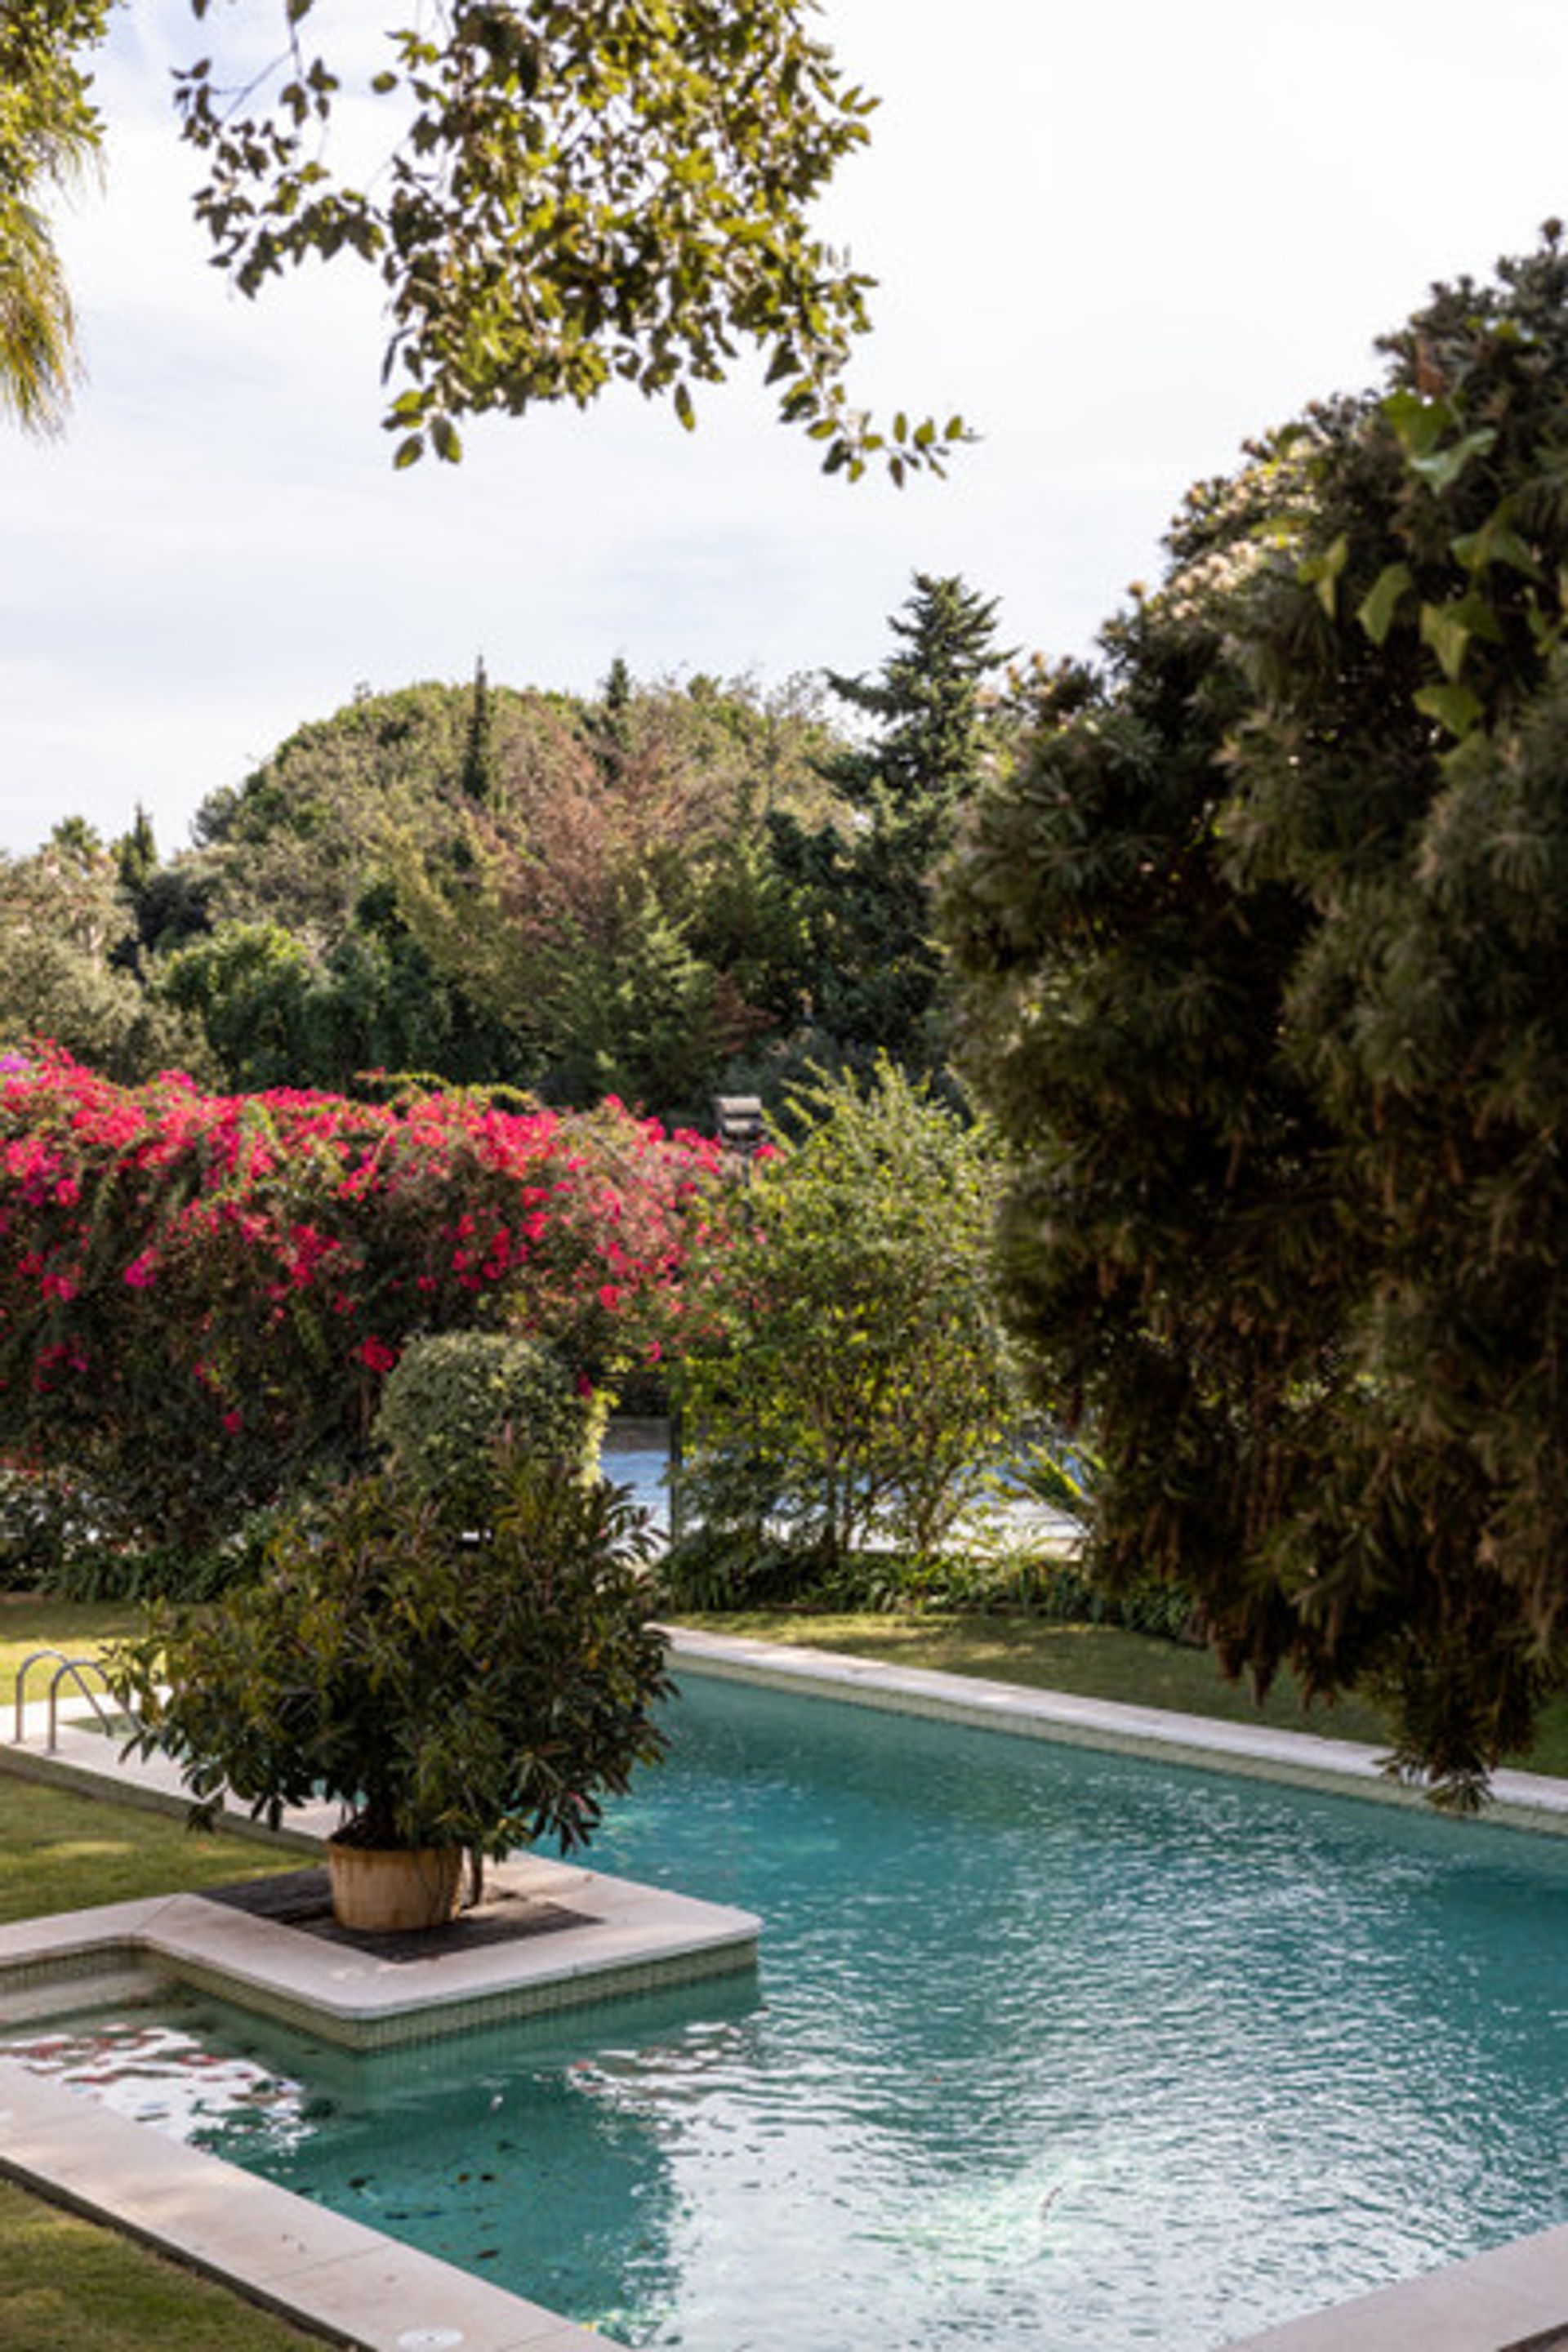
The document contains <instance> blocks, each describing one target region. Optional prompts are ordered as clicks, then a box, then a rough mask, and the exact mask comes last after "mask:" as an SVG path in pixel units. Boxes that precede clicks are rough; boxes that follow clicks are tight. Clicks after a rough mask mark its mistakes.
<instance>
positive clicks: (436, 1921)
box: [327, 1838, 463, 1936]
mask: <svg viewBox="0 0 1568 2352" xmlns="http://www.w3.org/2000/svg"><path fill="white" fill-rule="evenodd" d="M327 1866H328V1868H329V1870H330V1871H331V1879H332V1916H333V1918H334V1919H336V1921H337V1923H338V1925H339V1927H357V1928H359V1929H361V1930H362V1931H363V1933H364V1934H365V1935H369V1936H395V1935H400V1934H401V1935H406V1934H407V1933H408V1932H409V1931H410V1930H411V1929H416V1928H420V1927H445V1926H446V1924H447V1920H448V1919H450V1918H452V1917H453V1916H454V1915H455V1913H456V1911H457V1908H458V1892H459V1888H460V1885H461V1880H462V1874H463V1855H462V1849H461V1848H460V1847H459V1846H455V1845H451V1846H420V1847H418V1848H417V1849H411V1848H407V1847H385V1846H373V1845H340V1844H339V1843H338V1842H337V1840H336V1839H335V1838H329V1839H328V1841H327Z"/></svg>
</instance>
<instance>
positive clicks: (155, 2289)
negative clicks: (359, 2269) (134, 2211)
mask: <svg viewBox="0 0 1568 2352" xmlns="http://www.w3.org/2000/svg"><path fill="white" fill-rule="evenodd" d="M0 2245H3V2246H4V2247H5V2262H4V2283H3V2284H0V2345H4V2346H5V2347H6V2348H7V2352H153V2347H156V2352H305V2347H307V2346H312V2347H313V2346H318V2345H320V2343H321V2337H320V2336H306V2335H303V2334H301V2332H300V2329H299V2328H297V2327H290V2326H288V2324H287V2323H286V2322H285V2321H283V2320H281V2319H274V2318H272V2317H271V2316H270V2315H268V2314H267V2313H266V2312H261V2311H257V2310H256V2309H254V2308H253V2306H252V2305H249V2304H247V2303H242V2302H241V2301H240V2300H239V2298H238V2297H237V2296H236V2295H233V2294H229V2292H228V2291H227V2289H226V2288H225V2287H220V2286H213V2285H211V2284H209V2283H208V2282H207V2281H206V2280H205V2279H199V2278H196V2277H195V2276H194V2275H193V2273H191V2272H189V2271H185V2270H182V2269H181V2268H180V2267H179V2265H178V2264H177V2263H168V2262H164V2261H163V2259H162V2257H161V2256H159V2255H157V2254H154V2253H151V2252H148V2251H147V2249H146V2248H145V2247H143V2246H138V2245H133V2244H132V2242H131V2241H130V2240H129V2239H128V2238H122V2237H121V2236H120V2235H119V2233H118V2231H113V2230H100V2229H99V2228H97V2227H96V2226H95V2225H94V2224H93V2223H91V2222H89V2221H80V2220H79V2219H78V2218H77V2216H76V2215H75V2214H72V2213H63V2212H61V2211H60V2210H58V2208H57V2207H56V2206H53V2205H48V2204H46V2203H45V2202H44V2200H42V2199H41V2198H38V2197H34V2196H31V2195H29V2194H28V2192H27V2191H26V2190H25V2189H18V2188H17V2187H16V2185H15V2184H14V2183H13V2182H10V2181H7V2180H3V2179H0Z"/></svg>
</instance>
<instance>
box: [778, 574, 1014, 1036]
mask: <svg viewBox="0 0 1568 2352" xmlns="http://www.w3.org/2000/svg"><path fill="white" fill-rule="evenodd" d="M889 626H890V628H891V629H892V632H893V635H894V636H895V638H896V639H897V640H898V643H897V645H896V646H895V648H894V650H893V651H892V652H891V653H890V654H889V656H888V658H887V660H886V661H885V662H884V663H883V665H882V668H881V671H880V673H879V676H878V677H876V678H875V679H867V678H863V677H843V676H840V675H839V674H837V672H835V671H831V670H830V671H829V672H828V674H827V675H828V683H829V684H830V686H831V687H832V688H833V690H834V692H835V693H836V694H837V695H838V696H839V697H840V698H841V699H842V700H844V701H846V702H847V703H848V704H849V705H850V706H851V707H852V708H853V709H856V710H858V711H860V712H863V713H864V714H865V715H866V716H867V717H868V718H869V719H872V720H873V721H875V722H876V730H877V731H876V732H875V733H874V734H873V735H872V736H871V737H870V739H869V740H868V741H867V742H865V743H863V744H861V745H859V746H857V747H856V748H854V749H851V750H847V751H843V752H841V753H839V754H837V756H835V757H834V758H833V759H832V760H830V761H826V762H824V763H823V766H822V769H821V772H822V774H823V776H824V778H825V779H826V782H829V783H831V784H832V785H833V786H834V788H835V789H836V791H837V793H838V794H839V796H840V797H841V799H842V800H844V801H845V802H847V804H848V809H849V812H850V821H849V823H848V824H846V825H840V824H824V825H820V826H816V827H815V828H812V829H809V830H808V829H806V828H805V827H803V826H802V825H800V824H798V823H796V822H795V820H793V819H791V818H789V817H787V816H784V817H773V819H771V820H770V830H771V834H772V839H773V857H774V861H775V864H776V866H777V868H778V870H779V872H780V874H781V875H782V876H783V877H784V878H785V880H786V882H787V883H788V884H789V885H790V887H792V888H793V889H794V890H795V892H796V893H797V894H798V896H799V898H800V899H801V900H802V902H803V908H804V913H805V936H806V938H807V939H808V940H809V942H810V950H809V953H810V962H809V968H808V970H807V971H805V972H804V973H803V975H802V979H803V982H804V988H805V993H806V994H807V996H808V998H809V1011H810V1015H811V1018H812V1021H813V1023H814V1024H815V1026H816V1029H817V1030H818V1031H820V1032H823V1033H826V1039H827V1040H828V1041H830V1042H831V1045H833V1046H834V1047H835V1048H837V1050H838V1051H839V1052H840V1054H841V1055H844V1057H845V1058H847V1059H848V1060H850V1061H852V1062H858V1063H862V1064H867V1065H868V1064H869V1062H870V1061H871V1060H872V1058H873V1057H874V1056H875V1055H876V1054H877V1053H878V1052H883V1053H886V1054H887V1055H889V1056H890V1057H891V1058H892V1059H893V1060H894V1061H896V1062H899V1063H901V1064H902V1065H903V1066H905V1067H906V1068H909V1069H912V1070H917V1071H922V1072H923V1071H929V1070H930V1069H931V1068H932V1067H934V1066H937V1065H938V1064H939V1063H940V1062H941V1061H942V1059H943V1058H944V1051H943V1035H942V1023H941V1021H940V1018H939V1016H938V1014H937V1012H936V999H937V988H938V980H939V976H940V972H941V955H940V951H939V950H938V948H937V946H936V943H935V940H934V939H933V937H932V919H931V877H932V873H933V869H934V868H935V866H936V865H937V864H938V862H939V860H940V859H941V858H942V856H943V855H944V854H945V853H946V852H947V850H948V849H950V848H951V846H952V840H953V835H954V831H955V826H956V819H957V812H958V810H959V808H960V807H961V805H962V804H963V802H964V801H965V800H966V799H967V798H968V797H969V796H970V794H971V793H973V791H974V789H975V787H976V785H977V784H978V782H979V781H980V778H981V776H982V774H983V772H984V762H985V753H986V743H987V721H986V714H985V710H984V701H983V696H982V687H983V682H984V678H985V677H986V675H987V674H988V673H989V672H990V671H992V670H994V669H996V668H997V667H1000V665H1001V664H1002V663H1003V662H1005V661H1006V660H1007V659H1008V658H1009V657H1010V656H1009V655H1008V654H1007V653H1005V652H1004V651H1002V650H1001V649H999V648H998V647H997V646H996V644H995V626H996V604H995V601H994V599H986V598H984V597H981V596H979V595H976V594H975V593H974V592H973V590H972V589H970V588H967V587H965V585H964V583H963V580H962V579H960V578H957V577H951V578H944V579H939V578H936V577H934V576H933V575H932V574H931V573H929V572H916V573H915V575H914V592H913V593H912V594H911V595H910V597H909V598H908V599H907V601H906V604H905V607H904V613H903V614H902V615H900V614H894V615H893V616H892V619H891V620H890V622H889Z"/></svg>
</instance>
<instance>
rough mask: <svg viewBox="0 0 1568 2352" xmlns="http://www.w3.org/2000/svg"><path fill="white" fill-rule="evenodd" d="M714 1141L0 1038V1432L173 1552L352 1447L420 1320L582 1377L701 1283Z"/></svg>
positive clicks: (608, 1372)
mask: <svg viewBox="0 0 1568 2352" xmlns="http://www.w3.org/2000/svg"><path fill="white" fill-rule="evenodd" d="M717 1175H718V1154H717V1149H716V1147H715V1146H713V1145H711V1144H709V1143H707V1142H705V1141H703V1140H702V1139H700V1138H699V1137H697V1136H695V1135H690V1134H685V1133H678V1134H675V1135H668V1134H667V1133H666V1132H665V1130H664V1129H662V1128H661V1127H660V1126H659V1125H658V1123H657V1122H656V1121H651V1120H645V1119H641V1118H636V1117H634V1116H633V1115H632V1114H630V1113H629V1112H627V1111H626V1110H625V1109H624V1108H622V1107H621V1106H620V1105H619V1104H618V1103H615V1102H608V1103H605V1104H604V1105H602V1106H601V1107H600V1108H598V1109H597V1110H595V1111H593V1112H589V1113H583V1114H576V1115H571V1116H558V1115H556V1114H555V1113H553V1112H551V1111H549V1110H545V1109H540V1108H524V1109H513V1108H502V1107H500V1105H498V1104H497V1103H496V1102H494V1101H492V1100H489V1099H488V1098H486V1097H482V1096H476V1095H472V1094H468V1093H462V1092H433V1093H410V1094H407V1095H405V1096H402V1097H398V1098H396V1099H395V1100H393V1101H391V1102H388V1103H368V1102H360V1101H351V1100H348V1099H346V1098H344V1097H339V1096H332V1095H320V1094H300V1093H291V1092H276V1093H271V1094H262V1095H231V1096H208V1095H205V1094H202V1093H201V1092H199V1091H198V1090H197V1089H196V1087H195V1086H193V1084H192V1083H191V1082H190V1080H188V1079H187V1078H185V1077H183V1076H179V1075H177V1074H172V1073H171V1074H165V1075H164V1076H161V1077H159V1078H157V1079H155V1080H154V1081H153V1082H152V1083H151V1084H150V1085H147V1086H144V1087H120V1086H116V1085H113V1084H111V1083H110V1081H108V1080H107V1079H104V1078H102V1077H100V1076H96V1075H95V1074H94V1073H93V1072H91V1071H89V1070H88V1069H85V1068H83V1067H82V1066H79V1064H76V1063H74V1062H72V1061H71V1060H70V1059H69V1058H68V1056H67V1055H63V1054H61V1053H59V1052H58V1051H56V1050H55V1049H53V1048H52V1047H48V1046H42V1047H38V1048H37V1049H34V1048H28V1049H27V1050H26V1051H18V1052H14V1053H11V1054H7V1055H5V1056H3V1057H0V1458H3V1459H4V1460H5V1462H6V1463H8V1464H9V1465H13V1466H15V1467H19V1468H22V1469H25V1470H28V1471H34V1472H38V1473H49V1474H52V1475H61V1474H63V1475H66V1476H68V1477H69V1478H71V1479H73V1480H79V1481H80V1482H81V1486H82V1487H83V1489H84V1490H85V1491H86V1492H87V1493H88V1494H89V1496H91V1497H92V1507H93V1508H94V1509H95V1510H96V1511H97V1512H98V1513H99V1514H100V1516H101V1517H102V1519H103V1522H104V1525H105V1527H106V1529H107V1528H110V1527H113V1528H115V1529H116V1530H118V1531H120V1532H121V1533H122V1534H124V1535H125V1536H126V1537H128V1538H130V1539H132V1540H133V1541H136V1542H139V1543H142V1544H151V1545H157V1546H165V1547H171V1546H172V1547H177V1548H179V1549H182V1550H184V1551H188V1552H196V1551H200V1550H203V1549H209V1548H210V1547H211V1546H212V1545H213V1544H214V1543H215V1542H216V1540H218V1539H219V1538H222V1537H223V1536H224V1535H225V1534H226V1532H227V1531H229V1530H230V1529H232V1528H235V1527H236V1526H237V1524H238V1523H239V1522H240V1521H241V1520H242V1519H243V1518H244V1517H245V1516H246V1515H247V1513H248V1512H249V1511H251V1510H253V1509H254V1508H256V1507H258V1506H259V1505H264V1504H268V1503H271V1502H273V1501H275V1500H276V1499H278V1498H279V1496H281V1495H284V1494H286V1493H287V1492H288V1491H289V1489H290V1488H292V1487H293V1486H296V1485H298V1484H299V1482H300V1480H301V1478H303V1477H306V1476H307V1475H310V1473H311V1472H313V1471H315V1470H318V1469H320V1468H322V1467H331V1468H340V1467H341V1468H351V1467H353V1466H355V1465H358V1464H359V1463H361V1462H363V1460H364V1459H365V1458H366V1457H367V1454H368V1452H369V1449H370V1428H371V1423H372V1421H373V1419H374V1412H375V1409H376V1405H377V1402H378V1400H379V1396H380V1391H381V1386H382V1382H383V1380H384V1376H385V1374H386V1373H387V1372H388V1371H389V1370H391V1369H392V1367H393V1366H394V1365H395V1363H396V1362H397V1360H398V1358H399V1356H400V1354H401V1352H402V1349H403V1348H404V1346H405V1342H406V1341H407V1340H408V1339H409V1338H410V1337H411V1336H412V1335H414V1334H415V1333H418V1332H438V1331H444V1330H451V1329H455V1328H476V1327H477V1328H513V1329H518V1330H521V1331H523V1332H526V1333H528V1334H529V1335H531V1336H533V1337H537V1338H539V1339H544V1340H548V1341H549V1342H551V1343H552V1345H553V1346H554V1347H555V1348H557V1349H559V1350H560V1351H561V1353H562V1354H563V1356H564V1358H565V1359H566V1360H567V1362H568V1363H569V1364H570V1365H571V1366H572V1367H573V1369H574V1374H575V1376H576V1377H578V1378H579V1379H580V1380H582V1381H584V1382H590V1383H597V1382H600V1381H605V1379H613V1377H614V1375H615V1373H616V1369H617V1368H618V1367H622V1366H625V1365H626V1364H627V1363H630V1362H634V1361H636V1360H639V1359H640V1360H647V1359H648V1358H649V1357H654V1358H657V1357H658V1354H659V1353H660V1352H661V1351H662V1350H663V1349H665V1348H666V1347H667V1346H668V1345H669V1343H670V1341H671V1339H672V1337H673V1336H674V1335H676V1334H679V1331H680V1329H681V1328H682V1327H683V1323H684V1319H685V1318H686V1317H687V1316H688V1315H689V1313H690V1312H691V1311H692V1306H693V1295H694V1287H696V1286H700V1272H699V1268H700V1263H701V1261H702V1259H703V1257H704V1255H705V1244H707V1242H708V1240H709V1237H710V1236H709V1206H710V1199H711V1194H712V1189H713V1185H714V1183H715V1181H716V1180H717Z"/></svg>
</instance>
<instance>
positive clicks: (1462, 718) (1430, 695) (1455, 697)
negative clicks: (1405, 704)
mask: <svg viewBox="0 0 1568 2352" xmlns="http://www.w3.org/2000/svg"><path fill="white" fill-rule="evenodd" d="M1411 700H1412V701H1413V702H1414V703H1415V708H1416V709H1417V710H1419V711H1421V712H1422V713H1424V715H1425V716H1426V718H1428V719H1436V720H1437V722H1438V724H1439V725H1440V726H1443V727H1446V728H1447V730H1448V732H1449V734H1450V735H1453V736H1464V735H1468V733H1469V732H1470V730H1471V729H1472V728H1473V727H1475V726H1476V725H1477V723H1478V722H1479V719H1480V718H1481V716H1482V704H1481V699H1480V697H1479V695H1477V694H1473V693H1472V692H1471V690H1470V688H1468V686H1457V685H1455V686H1424V687H1423V688H1421V690H1420V692H1419V693H1417V694H1415V695H1413V696H1412V697H1411Z"/></svg>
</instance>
